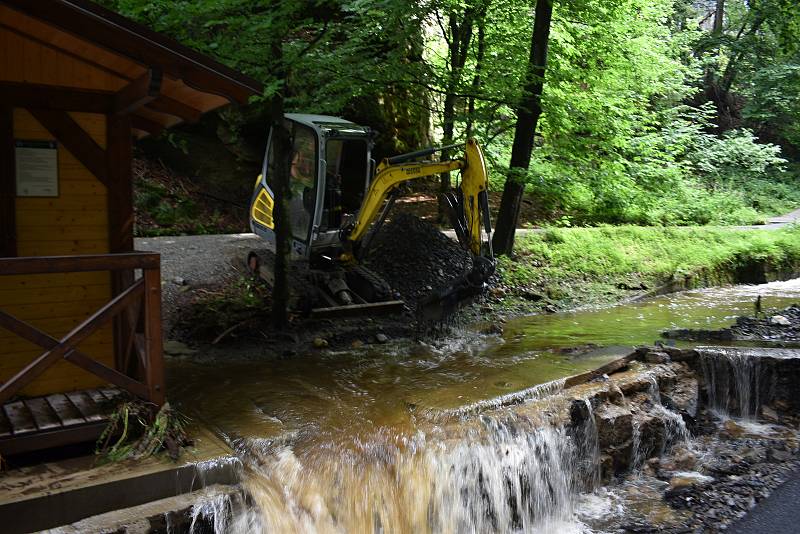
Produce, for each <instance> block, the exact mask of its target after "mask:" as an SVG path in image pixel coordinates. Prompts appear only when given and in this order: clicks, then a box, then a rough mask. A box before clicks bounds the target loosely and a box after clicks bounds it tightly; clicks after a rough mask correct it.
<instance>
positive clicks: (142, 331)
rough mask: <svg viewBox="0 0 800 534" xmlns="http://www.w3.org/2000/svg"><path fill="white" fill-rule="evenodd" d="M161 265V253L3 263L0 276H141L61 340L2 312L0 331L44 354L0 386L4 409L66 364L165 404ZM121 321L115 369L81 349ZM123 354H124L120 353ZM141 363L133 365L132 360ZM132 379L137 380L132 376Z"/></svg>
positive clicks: (47, 258) (117, 329) (17, 260)
mask: <svg viewBox="0 0 800 534" xmlns="http://www.w3.org/2000/svg"><path fill="white" fill-rule="evenodd" d="M160 267H161V260H160V256H159V255H158V254H153V253H149V252H131V253H123V254H98V255H91V256H44V257H26V258H0V276H2V275H34V274H47V273H74V272H90V271H113V272H118V273H121V272H127V273H128V274H130V273H133V271H134V270H135V269H141V270H142V276H141V277H139V278H138V279H136V280H135V281H134V280H133V279H134V277H133V276H128V277H127V278H128V279H129V280H130V281H131V283H130V285H128V287H127V288H125V289H124V290H122V291H120V292H119V293H118V294H117V295H116V296H114V297H113V298H112V299H111V301H109V302H108V303H106V304H105V305H104V306H103V307H101V308H100V309H99V310H97V311H96V312H94V313H93V314H92V315H91V316H90V317H89V318H87V319H86V320H85V321H83V322H82V323H80V324H79V325H78V326H76V327H75V328H73V329H72V330H71V331H70V332H69V333H67V334H66V335H65V336H64V337H62V338H61V339H56V338H54V337H52V336H50V335H49V334H47V333H46V332H43V331H42V330H40V329H38V328H36V327H34V326H32V325H30V324H28V323H26V322H24V321H22V320H20V319H17V318H16V317H14V316H12V315H11V314H9V313H7V312H6V311H4V310H2V309H0V327H3V328H6V329H8V330H10V331H11V332H13V333H15V334H16V335H18V336H19V337H21V338H23V339H26V340H27V341H30V342H31V343H34V344H36V345H38V346H40V347H41V348H42V349H44V351H45V352H44V353H43V354H41V355H40V356H38V357H37V358H35V359H34V360H33V361H32V362H31V363H29V364H28V365H26V366H25V367H24V368H23V369H22V370H20V371H19V372H18V373H17V374H15V375H14V376H13V377H11V378H10V379H9V380H8V381H6V382H5V383H3V384H2V385H0V405H2V404H3V403H5V402H6V401H8V400H9V399H10V398H11V397H13V396H14V395H16V394H17V393H18V392H19V391H20V390H21V389H22V388H24V387H25V386H26V385H28V384H29V383H31V382H32V381H33V380H35V379H36V377H38V376H39V375H41V374H42V373H43V372H44V371H45V370H46V369H47V368H49V367H50V366H52V365H53V364H54V363H56V362H57V361H59V360H62V359H63V360H66V361H68V362H70V363H72V364H74V365H77V366H78V367H80V368H82V369H84V370H86V371H89V372H90V373H92V374H94V375H96V376H98V377H100V378H102V379H103V380H106V381H108V382H110V383H112V384H114V385H116V386H119V387H120V388H123V389H125V390H127V391H129V392H130V393H132V394H133V395H136V396H138V397H141V398H143V399H145V400H148V401H150V402H152V403H154V404H156V405H157V406H161V405H162V404H163V403H164V358H163V352H162V350H163V346H162V340H161V269H160ZM115 318H116V325H115V326H116V331H117V338H118V339H117V340H116V342H115V347H116V351H117V352H118V354H115V362H117V363H116V366H117V369H112V368H110V367H108V366H106V365H104V364H103V363H100V362H98V361H97V360H96V359H94V358H91V357H89V356H87V355H86V354H84V353H82V352H81V351H80V350H78V349H77V346H78V344H80V343H81V342H82V341H83V340H85V339H86V338H87V337H89V336H90V335H91V334H92V333H93V332H96V331H97V330H98V329H99V328H102V327H104V326H105V325H107V324H110V323H111V322H112V321H113V320H114V319H115ZM120 353H121V354H120ZM134 356H135V357H136V358H137V359H138V362H137V361H132V358H133V357H134ZM131 375H133V376H131Z"/></svg>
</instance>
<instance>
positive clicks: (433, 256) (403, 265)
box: [365, 213, 472, 302]
mask: <svg viewBox="0 0 800 534" xmlns="http://www.w3.org/2000/svg"><path fill="white" fill-rule="evenodd" d="M365 264H366V265H367V267H369V268H370V269H372V270H373V271H375V272H376V273H377V274H379V275H380V276H381V277H382V278H383V279H384V280H386V282H387V283H388V284H389V285H390V286H391V287H392V289H394V290H396V291H397V292H399V293H400V296H401V297H402V298H403V299H404V300H406V301H407V302H416V301H417V300H419V299H420V298H421V297H423V296H425V295H427V294H428V293H430V292H431V291H433V290H435V289H441V288H443V287H446V286H447V285H449V284H450V283H451V282H452V281H453V280H455V279H456V278H458V277H459V276H461V275H462V274H464V272H465V271H467V270H469V269H470V268H471V267H472V260H471V256H470V254H469V252H467V251H465V250H464V249H462V248H461V247H460V246H459V244H458V243H457V242H456V241H454V240H452V239H450V238H449V237H447V236H446V235H445V234H443V233H442V232H441V231H439V229H438V228H436V227H435V226H433V225H432V224H430V223H428V222H426V221H424V220H422V219H419V218H418V217H415V216H413V215H410V214H407V213H401V214H399V215H398V216H397V217H396V218H394V219H393V220H392V221H390V222H388V223H386V224H385V225H384V227H383V228H382V229H381V231H380V232H379V233H378V235H377V236H375V239H374V240H373V242H372V245H371V247H370V249H369V251H368V252H367V258H366V262H365Z"/></svg>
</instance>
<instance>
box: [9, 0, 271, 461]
mask: <svg viewBox="0 0 800 534" xmlns="http://www.w3.org/2000/svg"><path fill="white" fill-rule="evenodd" d="M261 91H262V88H261V86H260V85H259V84H258V82H256V81H254V80H252V79H250V78H248V77H246V76H244V75H242V74H240V73H238V72H236V71H234V70H232V69H229V68H227V67H225V66H223V65H221V64H219V63H217V62H215V61H213V60H211V59H210V58H208V57H206V56H204V55H202V54H199V53H197V52H196V51H194V50H191V49H188V48H186V47H184V46H181V45H180V44H178V43H176V42H175V41H173V40H171V39H169V38H166V37H164V36H163V35H160V34H158V33H155V32H153V31H151V30H149V29H147V28H145V27H143V26H140V25H138V24H135V23H133V22H131V21H130V20H128V19H125V18H124V17H121V16H119V15H117V14H115V13H113V12H111V11H108V10H106V9H104V8H101V7H99V6H97V5H96V4H93V3H92V2H89V1H86V0H0V382H2V384H0V405H3V410H2V411H0V454H9V453H13V452H18V451H22V450H30V449H35V448H42V447H50V446H55V445H60V444H65V443H69V442H74V441H77V440H84V439H87V437H91V436H92V435H93V433H96V432H97V430H98V428H100V426H101V424H102V421H101V420H100V417H99V415H98V414H97V412H96V406H95V403H96V402H99V401H100V400H102V398H103V397H104V391H105V395H107V394H108V391H109V390H108V389H106V388H109V387H110V386H114V387H116V388H120V389H125V390H128V391H129V392H131V393H133V394H136V395H138V396H140V397H143V398H145V399H148V400H150V401H152V402H153V403H155V404H157V405H158V404H161V403H163V401H164V394H165V392H164V376H163V365H162V352H161V344H162V339H161V335H162V333H161V315H160V313H161V312H160V306H161V302H160V292H161V285H160V270H159V257H158V255H157V254H150V253H137V252H134V249H133V222H134V214H133V191H132V183H131V150H132V141H133V140H135V139H137V138H142V137H144V136H147V135H151V134H158V133H159V132H161V131H162V130H163V129H165V128H168V127H170V126H173V125H175V124H178V123H181V122H193V121H197V120H198V119H199V118H200V117H201V115H202V114H203V113H205V112H207V111H210V110H213V109H216V108H219V107H220V106H224V105H227V104H229V103H231V102H238V103H246V102H247V101H248V99H249V98H250V97H251V96H253V95H256V94H260V92H261Z"/></svg>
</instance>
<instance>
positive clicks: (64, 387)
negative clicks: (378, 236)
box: [0, 28, 116, 395]
mask: <svg viewBox="0 0 800 534" xmlns="http://www.w3.org/2000/svg"><path fill="white" fill-rule="evenodd" d="M17 41H19V42H17ZM23 41H24V40H22V39H21V38H20V37H19V36H17V35H16V34H13V33H11V32H9V31H7V30H5V29H2V28H0V80H8V81H17V82H20V81H28V82H35V83H50V84H57V85H75V84H73V83H71V82H72V81H73V80H74V79H75V78H80V79H81V80H82V82H80V83H79V84H77V85H79V86H85V87H91V88H95V89H106V88H108V89H111V88H116V87H114V85H116V84H115V83H114V80H108V79H106V80H104V78H105V77H106V76H107V75H106V73H103V72H102V71H97V70H96V69H92V68H91V67H89V66H85V65H82V64H80V63H76V62H75V60H74V59H72V58H69V57H66V56H65V57H60V56H59V54H57V53H55V52H53V51H52V50H50V49H48V48H46V47H43V46H40V45H38V44H36V43H31V42H27V41H26V42H23ZM7 44H14V45H15V46H5V45H7ZM19 46H22V47H23V48H22V50H23V53H22V54H21V55H20V54H19V53H18V51H19V50H20V48H19ZM37 47H39V48H37ZM87 69H88V70H87ZM90 71H94V72H90ZM104 84H105V85H104ZM70 115H71V116H72V118H73V119H75V121H76V122H77V123H78V124H80V125H81V127H82V128H84V129H85V130H86V131H87V132H88V133H89V134H90V135H91V136H92V138H93V139H94V140H95V141H96V142H97V144H98V145H100V146H101V147H104V148H105V145H106V117H105V116H104V115H97V114H88V113H70ZM13 119H14V137H15V138H17V139H41V140H50V139H53V137H52V135H50V133H49V132H48V131H47V130H46V129H45V128H44V127H43V126H42V125H41V124H39V123H38V122H37V121H36V120H35V119H34V118H33V116H32V115H31V114H30V113H28V112H27V111H26V110H24V109H20V108H14V110H13ZM58 158H59V159H58V171H59V197H58V198H17V199H16V202H15V204H16V225H17V255H18V256H49V255H64V254H97V253H106V252H108V251H109V237H108V236H109V232H108V204H107V193H106V188H105V186H104V185H103V184H102V183H101V182H100V181H99V180H98V179H97V178H96V177H95V176H94V175H92V174H91V173H90V172H89V171H88V170H87V169H86V167H84V166H83V165H82V164H81V163H80V162H79V161H78V160H77V159H75V157H74V156H73V155H72V154H70V153H69V151H67V150H66V149H65V148H64V147H63V145H61V144H59V150H58ZM110 298H111V277H110V274H109V273H107V272H99V273H65V274H52V275H30V276H6V277H0V307H2V309H4V310H5V311H7V312H9V313H11V314H12V315H15V316H16V317H18V318H20V319H23V320H25V321H28V322H30V323H31V324H32V325H34V326H36V327H38V328H41V329H43V330H44V331H46V332H48V333H49V334H50V335H52V336H53V337H56V338H60V337H62V336H63V335H65V334H66V333H67V332H69V331H70V330H71V329H72V328H73V327H75V326H76V325H77V324H78V323H80V322H81V321H82V320H83V319H85V318H86V317H88V316H89V315H91V314H92V313H93V312H94V311H96V310H97V309H98V308H99V307H101V306H102V305H103V304H104V303H106V302H108V301H109V300H110ZM113 346H114V345H113V332H112V329H111V327H110V326H109V327H106V328H104V329H102V330H100V331H98V332H96V333H95V334H93V335H92V336H91V337H90V338H89V339H88V340H86V341H85V342H83V343H82V344H81V345H80V348H81V350H82V351H83V352H84V353H86V354H88V355H90V356H92V357H94V358H96V359H98V361H102V362H103V363H105V364H106V365H109V366H112V367H113V365H114V355H113ZM42 352H43V351H42V350H41V349H39V348H37V347H36V346H35V345H33V344H31V343H29V342H27V341H24V340H22V339H20V338H18V337H16V336H15V335H14V334H12V333H11V332H8V331H7V330H4V329H0V380H7V379H8V378H9V377H11V376H12V375H13V374H14V373H15V372H17V371H18V370H19V369H21V368H22V367H23V366H24V365H26V364H27V363H29V362H30V361H31V360H32V359H33V358H35V357H36V356H37V355H39V354H41V353H42ZM103 384H104V382H103V381H102V380H100V379H98V378H96V377H95V376H94V375H92V374H90V373H87V372H85V371H83V370H81V369H79V368H77V367H76V366H74V365H71V364H69V363H67V362H63V361H62V362H59V363H57V364H55V365H54V366H53V367H51V368H50V369H48V370H47V371H46V372H45V373H44V374H43V375H42V376H40V377H39V378H38V379H36V380H35V381H34V382H33V383H31V384H30V385H29V386H28V387H27V388H25V389H24V390H23V393H24V394H26V395H42V394H47V393H57V392H66V391H71V390H75V389H83V388H93V387H99V386H102V385H103Z"/></svg>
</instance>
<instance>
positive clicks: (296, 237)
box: [250, 118, 324, 259]
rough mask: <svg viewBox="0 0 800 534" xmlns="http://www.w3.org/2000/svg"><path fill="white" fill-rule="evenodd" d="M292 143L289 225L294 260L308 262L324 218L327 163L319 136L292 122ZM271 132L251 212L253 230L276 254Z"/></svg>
mask: <svg viewBox="0 0 800 534" xmlns="http://www.w3.org/2000/svg"><path fill="white" fill-rule="evenodd" d="M286 126H287V127H288V129H289V134H290V136H291V140H292V160H291V163H290V167H289V221H290V223H291V230H292V233H291V255H292V258H293V259H307V258H308V257H309V255H310V252H311V242H312V240H313V238H314V232H315V230H316V228H317V225H318V224H319V219H320V217H321V209H320V207H321V205H322V191H323V190H324V178H322V177H321V175H322V172H324V171H323V169H324V161H323V160H322V158H321V156H320V146H321V143H320V139H319V134H318V132H317V131H316V130H315V129H313V128H311V127H309V126H307V125H304V124H301V123H299V122H297V121H294V120H292V119H288V118H287V119H286ZM272 138H273V136H272V132H270V136H269V141H268V142H267V150H266V154H265V156H264V163H263V165H262V168H261V176H260V177H259V181H258V182H257V183H256V187H255V191H254V192H253V198H252V200H251V208H250V227H251V229H252V230H253V232H254V233H255V234H257V235H259V236H261V237H262V238H264V239H265V241H266V242H267V246H268V248H269V249H270V250H271V251H273V252H274V251H275V226H274V222H273V219H272V210H273V208H274V198H275V197H274V194H273V192H272V187H271V183H272V180H273V173H272V172H271V169H272V162H273V161H274V159H275V157H276V156H277V155H276V154H275V153H274V148H273V143H272Z"/></svg>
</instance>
